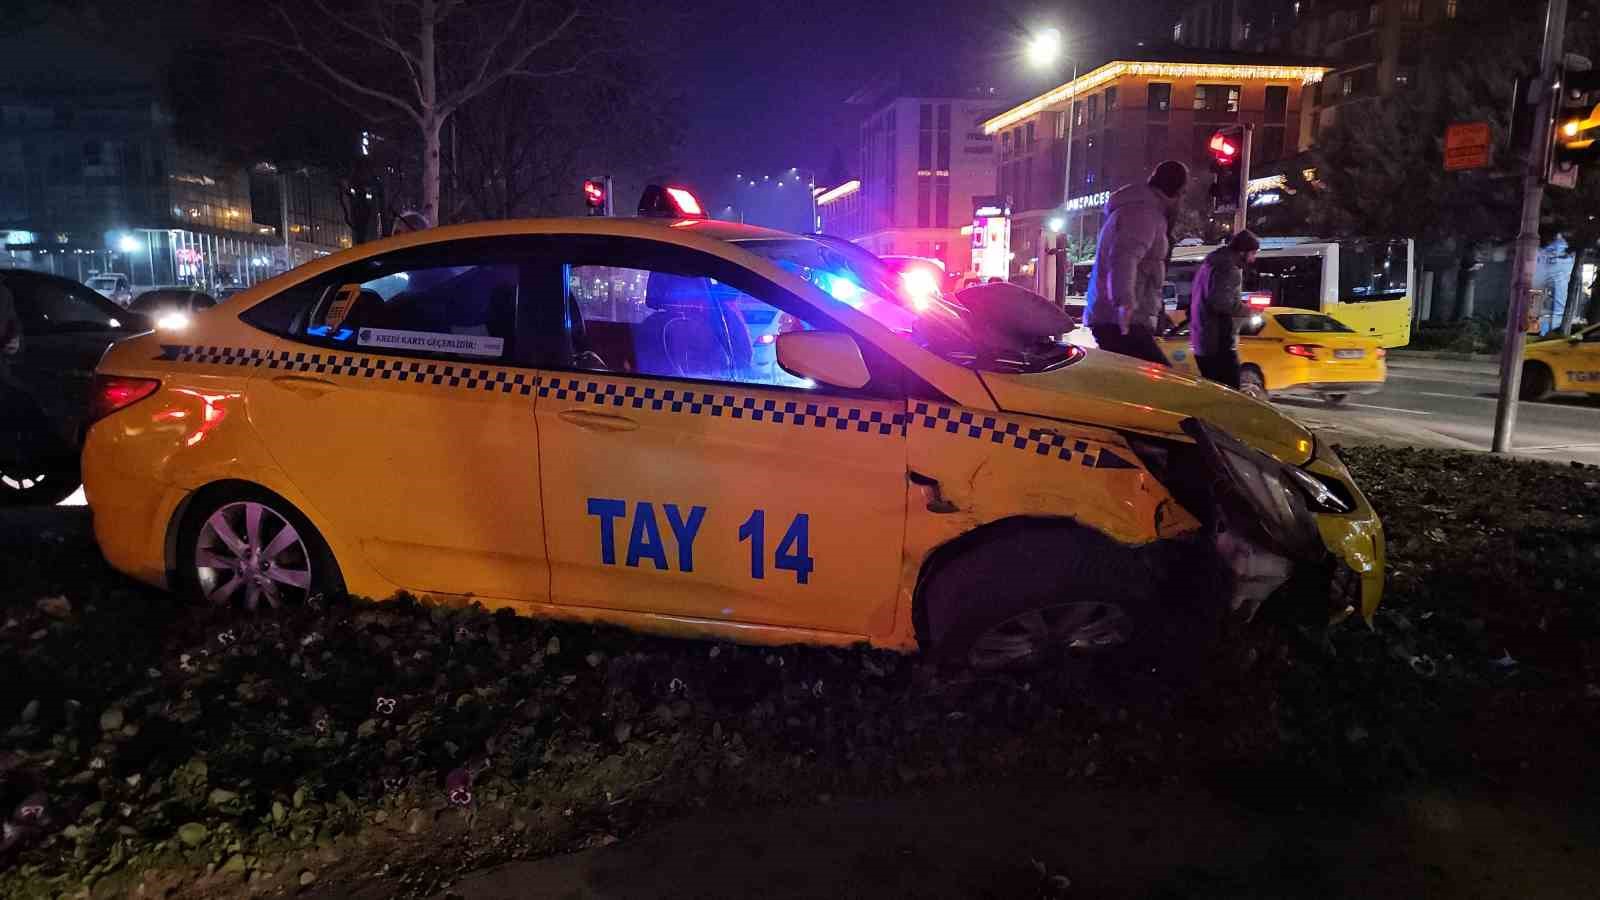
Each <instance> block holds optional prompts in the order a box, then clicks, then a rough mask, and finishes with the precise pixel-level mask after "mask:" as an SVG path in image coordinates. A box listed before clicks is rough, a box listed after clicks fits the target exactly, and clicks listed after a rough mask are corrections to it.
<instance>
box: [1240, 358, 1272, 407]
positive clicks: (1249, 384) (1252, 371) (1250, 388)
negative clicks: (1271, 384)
mask: <svg viewBox="0 0 1600 900" xmlns="http://www.w3.org/2000/svg"><path fill="white" fill-rule="evenodd" d="M1239 390H1240V392H1242V393H1243V394H1245V395H1246V396H1249V397H1254V398H1256V399H1257V400H1260V401H1261V402H1262V403H1266V402H1267V400H1268V399H1269V398H1268V395H1267V380H1266V379H1265V378H1263V377H1261V370H1260V369H1258V368H1256V367H1255V366H1245V367H1244V368H1242V369H1240V370H1239Z"/></svg>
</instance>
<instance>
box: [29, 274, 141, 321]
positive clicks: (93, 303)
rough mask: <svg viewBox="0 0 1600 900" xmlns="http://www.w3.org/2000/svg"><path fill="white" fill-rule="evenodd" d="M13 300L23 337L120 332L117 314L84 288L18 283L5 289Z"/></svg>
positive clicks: (40, 281) (59, 283) (46, 280)
mask: <svg viewBox="0 0 1600 900" xmlns="http://www.w3.org/2000/svg"><path fill="white" fill-rule="evenodd" d="M9 286H10V287H11V288H12V292H13V294H14V295H15V296H16V299H17V314H18V315H19V316H20V317H21V319H22V330H23V333H24V334H66V333H70V332H75V331H105V330H110V329H114V328H120V327H121V326H122V323H121V322H119V321H118V320H117V318H116V313H117V312H120V310H117V309H116V308H115V307H112V306H111V305H110V304H109V303H108V302H107V301H106V300H105V298H103V297H101V296H100V295H99V294H96V293H94V292H93V291H91V290H89V289H88V288H86V287H84V286H82V285H78V284H73V283H70V282H66V281H60V280H57V279H54V278H40V279H30V282H23V281H21V280H20V279H18V280H16V281H14V282H12V283H11V284H10V285H9Z"/></svg>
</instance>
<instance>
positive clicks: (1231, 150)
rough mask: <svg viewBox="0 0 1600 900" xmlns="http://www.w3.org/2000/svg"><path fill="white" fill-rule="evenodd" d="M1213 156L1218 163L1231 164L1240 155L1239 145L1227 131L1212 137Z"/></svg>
mask: <svg viewBox="0 0 1600 900" xmlns="http://www.w3.org/2000/svg"><path fill="white" fill-rule="evenodd" d="M1210 146H1211V155H1212V156H1214V157H1216V159H1217V162H1221V163H1231V162H1233V160H1234V159H1235V158H1236V157H1237V156H1238V155H1239V145H1238V144H1236V143H1234V141H1233V137H1232V136H1231V135H1229V134H1228V133H1227V132H1225V131H1219V132H1217V133H1216V134H1213V135H1212V136H1211V145H1210Z"/></svg>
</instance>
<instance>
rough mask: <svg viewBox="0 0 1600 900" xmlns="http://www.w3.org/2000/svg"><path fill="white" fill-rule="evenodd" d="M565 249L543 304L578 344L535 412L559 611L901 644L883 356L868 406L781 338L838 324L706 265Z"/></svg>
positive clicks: (901, 405) (600, 246)
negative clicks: (803, 371) (781, 359)
mask: <svg viewBox="0 0 1600 900" xmlns="http://www.w3.org/2000/svg"><path fill="white" fill-rule="evenodd" d="M550 252H551V253H552V254H554V257H555V259H556V260H557V261H558V262H559V269H558V270H559V280H558V281H556V282H554V283H552V284H551V285H550V286H549V288H548V289H547V292H546V293H543V294H542V295H541V296H540V297H538V298H537V299H536V301H535V302H539V303H542V304H544V306H545V307H546V308H547V309H549V310H556V311H568V312H567V313H566V319H567V320H568V321H569V322H570V323H571V324H572V328H573V330H574V333H575V336H576V341H575V343H576V345H577V346H575V348H574V349H575V351H576V355H575V356H574V361H573V364H572V365H569V366H564V367H554V366H553V367H552V368H550V369H547V370H545V371H541V372H540V384H539V399H538V402H537V405H536V418H537V420H538V423H539V437H540V446H541V453H540V467H541V475H542V479H541V481H542V483H543V485H544V489H545V522H546V534H547V539H548V542H549V548H550V563H551V571H552V599H553V600H554V602H556V603H558V604H564V605H568V606H575V607H587V608H594V609H607V610H622V611H627V612H632V613H644V614H658V615H665V616H673V617H681V618H683V619H687V620H703V621H713V622H719V623H739V624H742V625H758V626H759V625H768V626H785V627H802V628H808V629H815V630H819V631H826V632H834V633H844V634H849V635H863V634H869V633H880V632H883V631H887V630H888V629H889V627H891V626H892V625H893V621H894V619H893V617H894V610H895V600H896V591H897V587H898V578H899V576H898V573H899V566H900V560H901V553H902V545H903V535H904V526H905V502H906V501H905V497H906V487H905V485H906V438H905V428H904V414H905V400H904V394H903V389H902V387H901V384H900V381H899V376H898V373H897V372H896V371H895V370H894V369H893V367H892V364H889V363H886V362H884V361H882V360H877V359H875V358H874V357H872V356H871V355H870V354H869V355H868V357H867V361H868V364H869V369H870V370H871V371H872V372H873V380H872V381H871V382H869V383H868V385H867V386H866V388H864V389H862V390H859V391H841V390H836V389H833V388H829V387H827V386H824V385H818V384H814V383H812V382H809V381H807V380H805V379H800V378H796V377H794V376H793V375H790V374H789V373H787V372H785V371H784V370H783V369H782V368H781V367H779V366H778V365H777V363H776V358H775V352H774V348H775V345H776V343H777V337H778V335H779V334H780V333H782V332H784V331H790V330H796V329H810V328H823V329H836V328H837V326H835V325H833V324H832V323H830V322H829V321H827V320H826V318H825V315H823V314H821V313H820V312H819V311H817V310H816V309H815V308H814V307H811V306H810V305H809V304H806V303H803V302H802V301H800V300H799V299H798V298H796V297H795V296H794V295H792V294H790V293H788V292H787V291H784V290H782V289H781V288H779V287H777V286H776V285H774V284H772V283H771V282H769V281H766V280H765V279H762V278H760V277H758V276H755V275H753V274H752V273H751V272H749V271H748V270H746V269H743V268H742V267H739V266H737V265H735V264H733V263H730V262H728V261H726V260H724V259H721V258H719V257H716V256H713V255H711V254H708V253H703V252H699V251H696V250H691V249H688V248H684V247H680V246H676V245H673V244H670V243H666V242H660V241H651V240H643V239H631V238H630V239H624V238H588V237H571V238H556V239H553V240H552V245H551V248H550ZM858 343H862V342H859V341H858ZM863 349H864V352H866V351H868V350H870V348H869V347H867V346H866V345H865V344H863Z"/></svg>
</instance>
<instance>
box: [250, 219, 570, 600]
mask: <svg viewBox="0 0 1600 900" xmlns="http://www.w3.org/2000/svg"><path fill="white" fill-rule="evenodd" d="M523 256H524V254H523V251H522V250H521V249H520V244H519V243H518V242H517V241H516V240H515V239H503V240H502V239H495V240H489V241H484V240H479V241H450V242H444V243H439V244H431V245H426V246H424V247H418V248H412V249H408V250H397V251H393V252H391V253H387V254H383V255H381V256H377V257H372V258H369V259H365V260H361V261H359V262H356V263H352V264H350V265H348V266H345V267H342V268H340V269H336V270H334V271H332V272H330V273H327V274H326V275H324V276H322V277H319V278H317V279H314V280H313V281H311V282H307V283H303V284H302V285H299V286H297V287H294V288H290V289H289V291H288V292H286V293H290V294H297V295H298V299H295V298H292V297H291V298H288V299H287V300H286V301H285V302H286V305H287V306H288V307H289V308H291V309H293V310H294V312H293V313H292V317H291V319H290V320H289V322H288V323H287V325H286V326H285V325H284V324H283V323H281V322H280V323H279V325H278V326H277V327H276V328H275V330H277V331H279V332H280V333H281V334H282V339H281V340H280V341H279V342H278V343H277V345H276V346H275V347H274V348H273V350H272V351H271V353H270V358H269V360H268V361H267V362H266V363H265V364H263V365H261V366H258V367H256V369H255V371H256V373H257V374H256V377H255V378H253V379H252V381H251V382H250V385H249V388H248V390H249V409H250V415H251V418H252V421H253V422H254V424H255V426H256V429H257V431H258V432H259V433H260V435H261V437H262V440H263V441H264V442H265V443H266V444H267V446H268V448H269V449H270V451H271V453H272V455H273V457H274V459H275V461H276V462H277V463H278V464H279V466H280V467H281V468H282V470H283V471H284V473H285V474H286V475H287V477H288V478H289V479H290V480H291V481H292V482H294V484H295V485H296V487H298V488H299V489H300V490H301V491H302V492H303V493H304V494H305V495H306V497H308V498H309V499H310V501H311V502H312V503H313V504H314V505H315V506H316V508H317V510H318V511H319V512H320V513H321V514H322V515H323V516H324V517H325V518H326V519H327V520H329V521H331V522H332V523H333V524H334V527H336V528H338V529H339V530H340V531H341V533H342V534H343V535H345V536H346V539H347V541H348V542H349V543H350V544H352V545H357V546H359V547H360V549H361V553H362V554H363V556H364V557H365V559H366V561H367V562H368V563H369V564H370V565H371V566H372V567H373V568H374V569H376V570H377V571H378V572H379V573H380V574H381V575H383V576H384V577H385V578H386V579H388V580H389V581H390V582H392V583H393V584H394V585H396V586H398V587H401V588H404V589H406V590H409V591H412V592H414V593H418V594H472V595H477V596H483V597H489V598H504V599H510V600H522V601H528V602H543V601H544V600H545V599H546V597H547V594H548V590H549V573H548V570H547V568H546V566H545V561H544V534H543V525H544V520H543V515H542V513H541V511H540V487H539V445H538V440H537V436H536V434H535V431H534V423H533V401H534V375H533V372H532V370H531V369H529V368H526V367H524V366H523V365H521V364H520V360H521V359H522V357H521V356H520V354H521V352H522V350H523V348H522V347H520V346H519V345H518V342H517V341H516V325H515V317H516V310H517V306H518V304H519V302H520V300H521V297H522V296H523V293H524V290H525V288H526V285H527V282H528V278H529V275H528V270H527V269H526V267H525V266H524V265H523V264H522V259H523ZM272 303H273V301H270V300H269V301H267V303H264V304H262V307H257V309H260V308H263V307H268V308H270V305H271V304H272ZM251 312H255V310H252V311H251ZM247 318H248V317H247Z"/></svg>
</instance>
